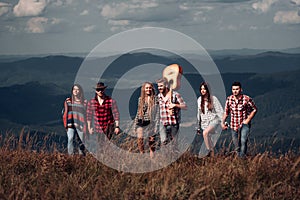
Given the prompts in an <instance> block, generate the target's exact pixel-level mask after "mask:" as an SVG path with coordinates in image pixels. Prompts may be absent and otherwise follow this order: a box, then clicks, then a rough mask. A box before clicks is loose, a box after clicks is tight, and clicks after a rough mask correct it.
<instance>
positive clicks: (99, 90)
mask: <svg viewBox="0 0 300 200" xmlns="http://www.w3.org/2000/svg"><path fill="white" fill-rule="evenodd" d="M96 91H97V92H103V91H104V88H97V89H96Z"/></svg>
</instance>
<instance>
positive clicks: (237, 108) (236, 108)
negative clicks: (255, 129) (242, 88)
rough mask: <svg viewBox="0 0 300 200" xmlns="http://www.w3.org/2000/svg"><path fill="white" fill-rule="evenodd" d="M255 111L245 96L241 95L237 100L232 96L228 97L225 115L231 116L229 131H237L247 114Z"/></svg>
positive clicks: (252, 104)
mask: <svg viewBox="0 0 300 200" xmlns="http://www.w3.org/2000/svg"><path fill="white" fill-rule="evenodd" d="M256 109H257V108H256V105H255V104H254V101H253V100H252V99H251V98H250V97H249V96H247V95H244V94H242V95H241V96H240V97H239V98H238V99H237V100H236V99H235V98H234V95H231V96H229V97H228V98H227V100H226V103H225V113H226V114H227V115H229V114H230V115H231V121H230V127H231V129H233V130H235V131H237V130H238V129H239V128H240V127H241V126H242V124H243V121H244V120H245V119H247V118H248V116H249V114H250V113H251V112H252V111H253V110H256Z"/></svg>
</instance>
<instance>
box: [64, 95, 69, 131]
mask: <svg viewBox="0 0 300 200" xmlns="http://www.w3.org/2000/svg"><path fill="white" fill-rule="evenodd" d="M63 109H64V110H63V123H64V127H65V128H67V115H68V105H67V100H65V102H64V108H63Z"/></svg>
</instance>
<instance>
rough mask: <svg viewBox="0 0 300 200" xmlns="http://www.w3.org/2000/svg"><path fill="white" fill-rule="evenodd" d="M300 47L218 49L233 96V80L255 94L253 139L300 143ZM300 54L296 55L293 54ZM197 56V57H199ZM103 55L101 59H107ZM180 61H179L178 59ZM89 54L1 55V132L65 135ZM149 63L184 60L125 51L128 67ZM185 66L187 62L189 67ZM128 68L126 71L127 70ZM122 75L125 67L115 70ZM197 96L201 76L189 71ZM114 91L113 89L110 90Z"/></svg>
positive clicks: (124, 62)
mask: <svg viewBox="0 0 300 200" xmlns="http://www.w3.org/2000/svg"><path fill="white" fill-rule="evenodd" d="M299 49H300V48H298V49H294V50H286V51H281V52H273V51H267V52H258V53H257V54H254V53H253V51H251V50H245V49H244V50H237V51H223V52H221V51H217V52H216V51H215V52H212V53H211V56H212V58H213V60H214V62H215V64H216V65H217V67H218V69H219V71H220V72H221V75H222V79H223V81H224V85H225V88H226V93H227V95H229V94H230V86H231V83H232V82H233V81H235V80H238V81H241V82H242V85H243V88H244V91H245V94H248V95H249V96H251V97H253V98H254V100H255V102H256V104H257V106H258V108H259V112H258V114H257V116H256V117H255V119H254V121H253V128H252V137H253V138H257V139H268V138H270V137H272V136H274V135H276V137H278V138H279V139H284V141H285V142H284V144H282V145H283V146H287V148H288V145H290V143H291V142H292V141H293V146H294V147H296V148H299V146H300V135H299V132H300V123H299V121H300V105H299V102H300V94H299V92H298V91H300V84H299V76H300V53H299V52H298V51H299ZM293 51H294V52H296V53H292V52H293ZM190 56H192V59H197V58H196V57H193V56H194V55H190ZM101 59H106V58H100V59H99V60H97V62H101ZM174 59H175V60H174ZM83 60H84V58H83V57H72V56H62V55H51V56H44V57H43V56H37V57H22V56H21V57H16V56H14V57H9V56H0V69H1V74H0V92H1V94H2V95H1V96H2V98H0V110H1V113H0V131H1V132H2V133H5V132H6V131H7V130H12V129H16V128H17V129H19V128H21V127H23V126H28V127H30V128H32V129H38V130H41V131H49V130H50V131H53V132H56V133H57V134H60V135H61V134H64V129H63V127H62V124H61V108H62V105H63V101H64V99H65V98H66V97H67V96H69V95H70V89H71V86H72V84H73V82H74V79H75V76H76V73H77V71H78V69H79V67H80V65H81V63H82V62H83ZM140 61H143V62H158V63H162V64H167V63H172V62H174V61H179V62H181V60H180V59H178V58H170V57H164V56H159V55H153V54H150V53H136V54H126V55H123V57H122V59H120V60H119V62H120V63H115V64H116V65H117V66H118V65H120V66H122V67H126V66H130V65H137V64H138V63H139V62H140ZM183 67H184V66H183ZM121 71H122V70H121ZM114 73H115V74H118V73H121V72H120V70H117V71H115V72H114ZM184 76H185V77H186V78H187V79H189V81H190V82H191V83H192V87H193V89H194V90H195V93H196V94H197V96H198V95H199V91H198V87H199V84H200V82H201V81H202V80H201V76H195V75H193V74H188V73H184ZM108 92H109V93H110V92H111V91H108Z"/></svg>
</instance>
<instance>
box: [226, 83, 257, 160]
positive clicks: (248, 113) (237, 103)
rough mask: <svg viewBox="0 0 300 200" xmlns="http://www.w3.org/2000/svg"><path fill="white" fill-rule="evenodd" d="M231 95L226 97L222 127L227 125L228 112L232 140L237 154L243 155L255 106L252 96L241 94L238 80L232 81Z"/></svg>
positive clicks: (245, 151)
mask: <svg viewBox="0 0 300 200" xmlns="http://www.w3.org/2000/svg"><path fill="white" fill-rule="evenodd" d="M231 90H232V95H230V96H229V97H227V100H226V103H225V112H224V116H223V120H222V128H223V130H226V129H227V128H228V127H227V125H226V124H225V121H226V119H227V117H228V115H229V114H230V116H231V120H230V128H231V135H232V141H233V143H234V146H235V150H236V151H237V153H238V156H240V157H244V156H246V153H247V142H248V137H249V133H250V127H251V120H252V118H253V117H254V116H255V114H256V112H257V107H256V105H255V104H254V101H253V100H252V98H250V97H249V96H247V95H244V94H242V85H241V83H240V82H234V83H233V84H232V87H231Z"/></svg>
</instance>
